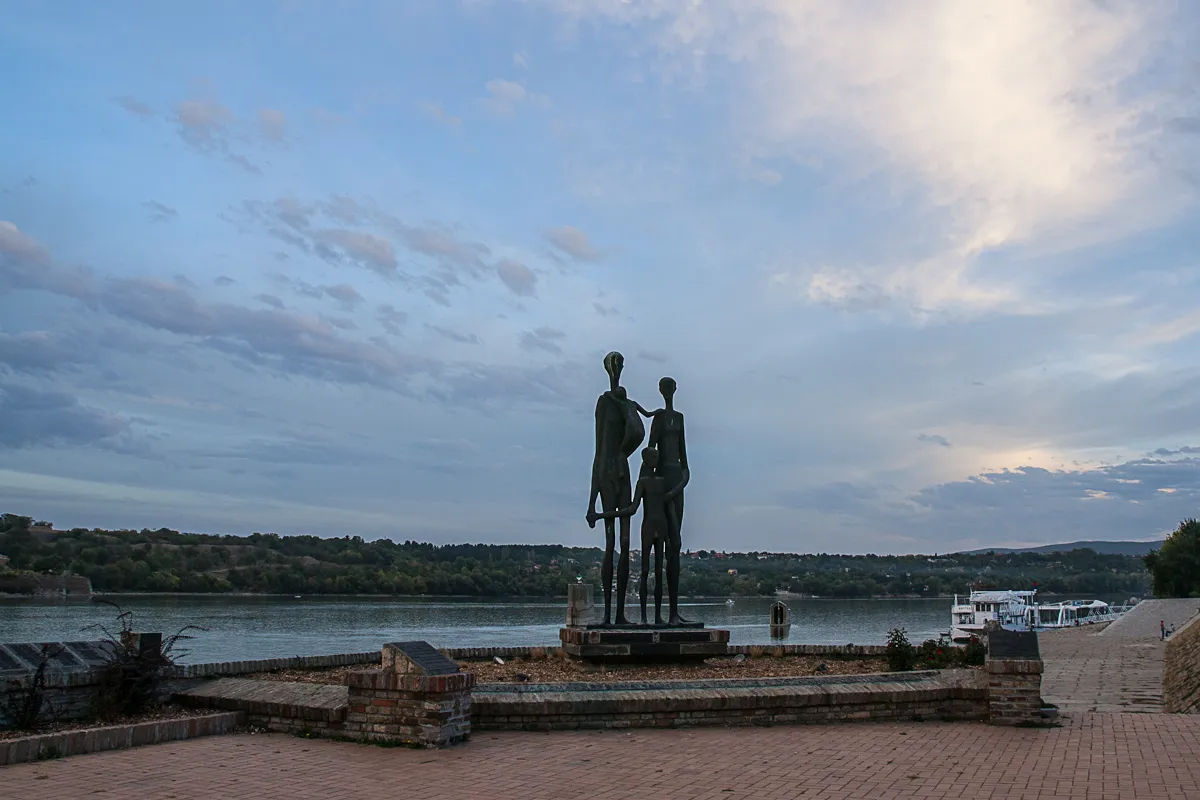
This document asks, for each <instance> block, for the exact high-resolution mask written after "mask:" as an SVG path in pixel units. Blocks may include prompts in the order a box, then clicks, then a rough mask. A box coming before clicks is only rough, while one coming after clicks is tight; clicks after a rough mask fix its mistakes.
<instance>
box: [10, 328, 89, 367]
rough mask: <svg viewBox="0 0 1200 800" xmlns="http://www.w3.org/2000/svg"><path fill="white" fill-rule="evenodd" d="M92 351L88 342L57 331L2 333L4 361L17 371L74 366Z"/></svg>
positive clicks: (84, 359)
mask: <svg viewBox="0 0 1200 800" xmlns="http://www.w3.org/2000/svg"><path fill="white" fill-rule="evenodd" d="M90 355H92V353H91V348H90V347H88V346H87V343H86V342H83V341H79V340H78V339H76V338H74V337H73V338H72V339H69V340H65V339H64V338H63V337H62V336H61V335H59V334H57V333H50V332H48V331H26V332H24V333H17V334H8V333H0V365H3V366H5V367H8V368H9V369H10V370H12V371H14V372H49V371H53V370H57V369H61V368H62V367H64V366H74V365H77V364H79V363H81V362H84V361H86V359H87V358H88V357H89V356H90Z"/></svg>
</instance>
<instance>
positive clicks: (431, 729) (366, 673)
mask: <svg viewBox="0 0 1200 800" xmlns="http://www.w3.org/2000/svg"><path fill="white" fill-rule="evenodd" d="M426 646H427V645H426ZM383 663H384V668H383V669H367V670H357V671H354V672H351V673H349V674H347V676H346V686H347V687H348V689H349V698H348V708H347V712H346V724H345V729H344V730H345V733H346V735H347V736H349V737H351V738H354V739H361V740H364V741H372V742H385V743H395V744H403V745H408V746H410V747H442V746H445V745H452V744H457V743H458V742H463V741H466V740H467V739H468V738H469V737H470V736H471V688H472V687H473V686H474V685H475V674H474V673H471V672H457V671H455V672H453V673H448V674H427V672H426V670H424V669H422V668H421V665H420V664H416V663H414V662H412V661H410V660H409V659H407V658H406V657H405V656H404V654H403V652H401V651H400V650H398V649H394V648H393V646H392V645H384V653H383Z"/></svg>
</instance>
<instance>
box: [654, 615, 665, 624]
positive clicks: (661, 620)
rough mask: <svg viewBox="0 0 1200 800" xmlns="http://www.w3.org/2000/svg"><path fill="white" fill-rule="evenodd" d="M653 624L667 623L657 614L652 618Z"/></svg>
mask: <svg viewBox="0 0 1200 800" xmlns="http://www.w3.org/2000/svg"><path fill="white" fill-rule="evenodd" d="M654 624H655V625H666V624H667V623H665V622H663V618H662V616H661V615H660V616H657V617H655V618H654Z"/></svg>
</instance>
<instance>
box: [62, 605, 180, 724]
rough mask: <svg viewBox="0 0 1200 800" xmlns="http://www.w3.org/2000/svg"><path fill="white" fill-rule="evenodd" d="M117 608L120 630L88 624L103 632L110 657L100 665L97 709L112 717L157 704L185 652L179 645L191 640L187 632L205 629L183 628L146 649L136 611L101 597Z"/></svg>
mask: <svg viewBox="0 0 1200 800" xmlns="http://www.w3.org/2000/svg"><path fill="white" fill-rule="evenodd" d="M98 602H102V603H105V604H107V605H110V606H112V607H113V608H115V609H116V610H117V625H118V628H117V631H116V633H115V634H114V633H113V632H112V631H110V630H109V629H108V628H107V627H105V626H104V625H99V624H97V625H89V626H88V627H87V628H84V630H85V631H87V630H98V631H100V632H101V633H103V634H104V639H105V643H106V645H107V647H106V648H105V649H106V651H107V657H106V660H105V663H104V665H103V666H101V667H100V668H99V681H98V684H99V686H98V689H97V692H96V699H95V706H94V709H93V710H94V712H95V714H96V716H97V717H99V718H100V719H113V718H115V717H121V716H125V715H130V714H140V713H141V712H143V711H145V710H146V709H148V708H151V707H153V706H155V705H157V703H158V700H159V689H160V687H161V685H162V682H163V680H164V679H165V678H166V676H167V670H168V668H169V667H171V666H173V665H174V664H175V658H178V657H180V656H183V655H186V651H177V650H176V645H178V644H179V643H180V642H182V641H185V640H188V639H192V638H193V637H192V636H190V635H188V631H202V630H204V628H201V627H199V626H197V625H188V626H186V627H184V628H181V629H180V630H179V631H178V632H177V633H175V634H174V635H172V636H168V637H165V638H164V639H162V641H161V642H160V643H159V644H158V646H157V647H152V648H147V647H145V646H144V642H143V641H142V640H141V637H139V636H138V634H137V633H136V632H135V631H134V630H133V612H132V611H125V610H124V609H122V608H121V607H120V606H119V605H117V604H116V603H113V602H110V601H107V600H100V601H98Z"/></svg>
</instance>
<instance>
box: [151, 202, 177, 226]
mask: <svg viewBox="0 0 1200 800" xmlns="http://www.w3.org/2000/svg"><path fill="white" fill-rule="evenodd" d="M142 207H143V208H145V209H146V210H147V211H149V212H150V221H151V222H167V221H169V220H173V219H175V217H177V216H179V212H178V211H176V210H175V209H173V208H171V207H170V206H167V205H163V204H162V203H160V202H158V201H157V200H147V201H146V202H145V203H142Z"/></svg>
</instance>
